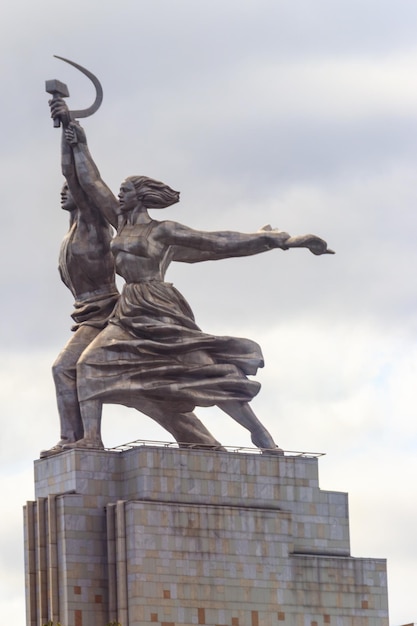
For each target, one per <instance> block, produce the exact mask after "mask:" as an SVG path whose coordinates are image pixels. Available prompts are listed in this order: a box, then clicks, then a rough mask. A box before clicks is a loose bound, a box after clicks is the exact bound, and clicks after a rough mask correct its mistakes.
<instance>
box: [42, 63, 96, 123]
mask: <svg viewBox="0 0 417 626" xmlns="http://www.w3.org/2000/svg"><path fill="white" fill-rule="evenodd" d="M54 57H55V58H56V59H61V61H65V63H69V64H70V65H72V66H73V67H76V68H77V70H80V72H82V73H83V74H85V75H86V76H87V77H88V78H89V79H90V80H91V82H92V83H93V85H94V87H95V89H96V99H95V100H94V102H93V104H92V105H91V106H90V107H88V109H81V110H80V111H70V115H71V117H72V118H73V119H76V118H78V117H89V116H90V115H93V113H95V112H96V111H97V110H98V109H99V108H100V105H101V103H102V102H103V88H102V86H101V84H100V81H99V80H98V78H97V77H96V76H94V74H92V73H91V72H90V71H88V70H86V69H85V67H82V65H78V63H74V61H70V60H69V59H64V57H59V56H58V55H57V54H54Z"/></svg>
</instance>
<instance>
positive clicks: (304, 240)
mask: <svg viewBox="0 0 417 626" xmlns="http://www.w3.org/2000/svg"><path fill="white" fill-rule="evenodd" d="M155 236H156V237H157V238H159V239H161V240H163V241H164V242H165V243H167V244H170V245H172V246H173V260H174V261H181V262H184V263H197V262H199V261H210V260H213V261H214V260H218V259H226V258H230V257H239V256H251V255H253V254H259V253H261V252H267V251H268V250H272V249H275V248H281V249H282V250H288V249H289V248H308V249H309V250H310V251H311V252H312V253H313V254H316V255H319V254H333V251H332V250H329V249H328V248H327V243H326V242H325V241H324V240H323V239H320V237H316V236H315V235H301V236H297V237H290V235H289V234H288V233H286V232H283V231H279V230H276V229H272V228H271V227H270V226H266V227H264V228H262V229H260V230H259V231H258V232H256V233H249V234H244V233H239V232H234V231H217V232H205V231H196V230H193V229H191V228H187V227H186V226H183V225H182V224H178V223H176V222H169V221H166V222H161V224H160V226H159V228H158V229H157V231H156V233H155Z"/></svg>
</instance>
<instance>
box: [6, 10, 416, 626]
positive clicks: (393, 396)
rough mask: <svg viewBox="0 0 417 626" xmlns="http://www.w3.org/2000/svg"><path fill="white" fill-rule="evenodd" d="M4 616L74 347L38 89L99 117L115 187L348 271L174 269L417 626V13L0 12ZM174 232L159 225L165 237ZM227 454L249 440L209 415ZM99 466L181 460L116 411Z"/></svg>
mask: <svg viewBox="0 0 417 626" xmlns="http://www.w3.org/2000/svg"><path fill="white" fill-rule="evenodd" d="M0 35H1V36H0V50H1V65H0V72H1V84H2V98H1V119H2V129H1V141H0V159H1V172H2V192H3V200H2V209H1V211H2V215H3V237H2V245H1V248H0V250H1V252H0V254H1V262H0V272H1V292H2V322H1V324H0V333H1V345H2V349H3V358H2V360H1V363H0V367H1V370H2V371H1V382H0V385H1V420H2V438H1V443H0V446H1V450H0V452H1V455H0V464H1V480H2V487H3V500H2V502H3V504H2V515H1V518H0V581H1V584H0V606H1V609H2V610H1V614H2V620H3V621H4V622H5V623H9V622H11V621H12V620H13V623H16V624H23V623H24V621H25V617H24V614H25V612H24V580H23V555H22V553H23V548H22V521H21V520H22V513H21V508H22V505H23V504H24V503H25V501H26V500H31V499H33V497H34V494H33V460H34V459H36V458H38V456H39V451H40V450H41V449H42V448H47V447H50V446H52V445H53V444H54V443H56V441H57V440H58V438H59V429H58V416H57V411H56V406H55V396H54V388H53V383H52V378H51V374H50V367H51V364H52V362H53V361H54V359H55V356H56V355H57V353H58V352H59V350H60V349H61V348H62V346H63V345H64V344H65V342H66V341H67V339H68V338H69V337H70V325H71V320H70V318H69V315H70V313H71V310H72V298H71V296H70V294H69V293H68V292H67V290H66V288H65V287H64V285H63V284H62V283H61V282H60V279H59V277H58V273H57V269H56V268H57V256H58V250H59V246H60V242H61V240H62V237H63V236H64V234H65V232H66V229H67V219H68V215H67V214H65V213H64V212H63V211H61V210H60V208H59V191H60V187H61V184H62V176H61V172H60V162H59V142H60V131H59V130H57V129H54V128H53V126H52V121H51V120H50V118H49V110H48V105H47V100H48V95H47V94H46V93H45V91H44V81H45V80H46V79H52V78H58V79H60V80H62V81H63V82H65V83H66V84H67V85H68V87H69V90H70V94H71V97H70V99H69V101H68V102H69V106H70V108H73V109H80V108H85V107H86V106H89V105H90V104H91V102H92V100H93V98H94V91H93V88H92V86H91V84H90V83H89V81H88V80H87V79H86V78H85V77H84V76H82V75H81V74H80V73H78V72H77V71H76V70H74V69H73V68H71V67H70V66H68V65H66V64H64V63H62V62H61V61H58V60H57V59H54V58H53V56H52V55H53V54H58V55H61V56H64V57H67V58H70V59H72V60H74V61H76V62H78V63H80V64H82V65H84V66H86V67H87V68H88V69H90V70H91V71H93V72H94V73H95V74H96V75H97V76H98V77H99V78H100V80H101V82H102V85H103V88H104V101H103V104H102V107H101V109H100V110H99V111H98V112H97V113H96V114H95V115H94V116H93V117H91V118H89V119H87V120H85V122H84V127H85V129H86V131H87V135H88V138H89V145H90V149H91V152H92V153H93V155H94V157H95V159H96V161H97V163H98V165H99V167H100V170H101V173H102V176H103V178H104V179H105V180H106V181H107V182H108V184H109V185H110V187H111V188H112V189H113V190H114V191H115V192H117V190H118V185H119V183H120V181H121V180H122V179H123V178H124V177H125V176H127V175H132V174H146V175H149V176H152V177H155V178H157V179H160V180H163V181H165V182H166V183H168V184H169V185H171V186H172V187H174V188H175V189H179V190H181V203H180V204H179V205H175V206H173V207H171V208H169V209H167V210H166V212H164V215H163V218H170V219H171V218H172V219H175V220H177V221H179V222H183V223H185V224H187V225H189V226H192V227H194V228H201V229H205V230H219V229H230V230H241V231H246V232H250V231H254V230H257V229H258V228H259V227H260V226H263V225H264V224H268V223H270V224H271V225H272V226H276V227H279V228H281V229H283V230H287V231H289V232H290V233H291V234H294V235H295V234H304V233H308V232H313V233H315V234H318V235H320V236H321V237H323V238H324V239H326V240H327V241H328V243H329V246H330V247H332V248H334V249H335V250H336V251H337V254H336V255H335V256H334V257H331V256H323V257H315V256H313V255H311V254H310V253H309V252H308V251H306V250H291V251H289V252H282V251H274V252H270V253H268V254H263V255H259V256H257V257H250V258H246V259H234V260H226V261H219V262H214V263H206V264H196V265H193V266H185V265H180V264H178V265H177V266H176V267H175V268H174V267H171V269H170V270H169V274H168V276H167V278H168V280H170V281H172V282H174V283H175V285H176V287H177V288H178V289H179V290H180V291H181V292H182V293H183V294H184V295H185V297H186V298H187V300H188V301H189V303H190V304H191V306H192V308H193V310H194V313H195V315H196V319H197V322H198V324H199V325H200V326H201V327H202V328H203V329H204V331H206V332H212V333H217V334H222V335H226V334H230V335H236V336H242V337H249V338H251V339H254V340H256V341H258V342H259V343H260V344H261V346H262V348H263V351H264V356H265V361H266V365H265V368H264V369H263V370H262V371H261V372H260V374H259V376H258V377H257V379H258V380H259V381H260V382H261V383H262V390H261V392H260V394H259V396H258V397H257V398H255V400H254V401H253V403H252V405H253V408H254V409H255V411H256V412H257V414H258V415H259V417H260V419H261V420H262V421H263V422H264V423H265V425H266V426H267V427H268V428H269V430H270V431H271V432H272V433H273V435H274V437H275V439H276V441H277V443H278V444H279V445H280V446H281V447H283V448H285V449H286V450H296V451H298V450H300V451H311V452H324V453H326V456H324V457H322V458H321V459H320V466H319V468H320V486H321V488H322V489H331V490H335V491H344V492H348V493H349V503H350V528H351V548H352V554H353V556H357V557H378V558H387V559H388V575H389V603H390V618H391V626H398V625H399V624H404V623H409V622H412V621H416V622H417V600H416V593H415V586H416V583H415V581H416V571H417V533H416V528H417V498H416V478H417V457H416V450H417V419H416V417H417V388H416V380H415V379H416V375H417V285H416V284H415V283H416V281H415V279H414V274H415V269H416V267H417V246H416V245H415V239H416V235H417V211H416V208H417V183H416V180H415V178H416V172H417V2H416V1H415V0H397V1H396V2H393V1H392V0H389V1H388V0H291V1H290V0H118V2H117V5H116V3H115V2H109V0H89V1H88V2H85V1H81V0H72V1H71V2H62V1H61V0H54V1H51V0H37V1H36V2H33V1H30V0H13V1H11V0H4V2H3V6H2V18H1V22H0ZM154 217H156V218H161V213H159V214H156V213H155V214H154ZM198 413H199V415H200V416H201V417H202V419H203V420H204V421H205V422H206V424H207V426H208V427H209V428H210V430H211V431H212V432H213V433H214V434H215V435H216V436H217V437H218V438H219V439H221V441H222V442H223V443H224V444H228V445H236V446H249V445H250V439H249V435H248V434H247V432H246V431H244V430H243V429H242V428H241V427H239V426H238V425H237V424H235V423H234V422H232V420H230V419H229V418H227V417H226V416H225V415H224V414H221V413H220V412H217V411H215V410H207V409H206V410H203V411H199V412H198ZM103 422H104V424H103V435H104V441H105V445H106V446H109V447H110V446H116V445H118V444H121V443H124V442H127V441H132V440H134V439H137V438H143V439H150V440H154V439H156V440H164V441H166V440H170V437H169V436H168V434H167V433H165V431H163V430H162V429H160V428H159V427H157V426H156V425H154V424H153V423H152V422H151V420H149V419H148V418H145V417H142V416H141V415H140V414H138V413H137V412H134V411H130V410H128V409H124V408H123V407H106V408H105V411H104V419H103Z"/></svg>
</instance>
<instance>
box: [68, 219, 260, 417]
mask: <svg viewBox="0 0 417 626" xmlns="http://www.w3.org/2000/svg"><path fill="white" fill-rule="evenodd" d="M153 224H155V222H152V224H151V227H152V225H153ZM151 227H149V228H148V229H147V231H146V233H144V237H143V238H142V242H141V244H142V246H143V244H144V243H145V247H146V241H147V238H148V235H149V232H150V230H151ZM113 241H114V243H113V245H112V250H113V253H114V255H115V260H116V267H117V270H118V273H120V274H122V275H123V261H122V260H121V259H122V258H123V253H126V251H127V248H128V245H129V244H128V243H126V244H125V242H124V239H123V237H120V235H118V236H117V237H116V238H115V239H114V240H113ZM141 253H142V254H143V250H142V251H141ZM140 262H141V261H140V258H138V259H137V263H140ZM258 367H263V357H262V352H261V349H260V347H259V345H258V344H257V343H255V342H254V341H251V340H249V339H241V338H235V337H221V336H215V335H209V334H206V333H203V332H202V331H201V330H200V328H199V327H198V326H197V324H196V323H195V321H194V316H193V313H192V311H191V309H190V307H189V305H188V303H187V302H186V300H185V299H184V298H183V296H182V295H181V294H180V293H179V292H178V291H177V289H175V287H174V286H173V285H172V284H171V283H167V282H163V281H162V280H157V279H152V280H143V281H141V282H133V283H132V282H128V283H126V284H125V285H124V288H123V290H122V293H121V295H120V298H119V301H118V304H117V306H116V308H115V312H114V315H113V317H112V318H111V320H110V322H109V325H108V326H107V328H105V329H104V330H103V331H102V332H101V333H100V334H99V335H98V336H97V338H96V339H95V340H94V341H93V342H92V344H90V346H89V347H88V348H87V350H86V351H85V352H84V353H83V355H82V357H81V359H80V361H79V368H80V369H79V373H78V379H79V381H80V385H79V389H78V394H79V399H80V400H92V399H99V400H101V401H102V402H107V403H117V404H123V405H126V406H133V407H137V406H139V405H140V403H141V402H143V400H148V401H151V402H152V403H158V404H160V405H163V406H164V407H166V408H168V407H169V409H170V410H171V411H172V410H174V411H176V412H188V411H192V410H193V409H194V407H195V406H213V405H216V404H219V403H221V402H225V401H230V400H234V401H236V400H237V401H241V402H249V401H250V400H251V399H252V398H253V397H254V396H255V395H256V394H257V393H258V391H259V389H260V384H259V383H258V382H255V381H252V380H249V379H248V378H247V375H253V374H256V371H257V369H258Z"/></svg>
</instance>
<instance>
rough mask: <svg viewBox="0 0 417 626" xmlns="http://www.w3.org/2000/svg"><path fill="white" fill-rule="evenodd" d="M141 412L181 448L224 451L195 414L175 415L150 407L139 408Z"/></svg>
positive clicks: (168, 411)
mask: <svg viewBox="0 0 417 626" xmlns="http://www.w3.org/2000/svg"><path fill="white" fill-rule="evenodd" d="M139 410H140V411H142V413H145V415H148V416H149V417H151V418H152V419H153V420H154V421H155V422H157V423H158V424H159V425H160V426H162V427H163V428H165V430H167V431H168V432H169V433H171V435H172V436H173V437H174V438H175V440H176V441H177V442H178V444H179V447H180V448H189V447H193V448H215V449H216V450H224V448H223V447H222V445H221V443H220V442H219V441H217V439H215V438H214V437H213V435H212V434H211V432H210V431H209V430H207V428H206V427H205V426H204V424H203V423H202V422H201V421H200V420H199V419H198V417H197V416H196V415H195V414H194V413H191V412H189V413H174V412H172V411H170V410H168V409H167V410H166V411H165V410H163V409H162V410H161V409H160V408H159V407H152V406H150V405H147V406H146V407H143V406H142V407H139Z"/></svg>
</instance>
